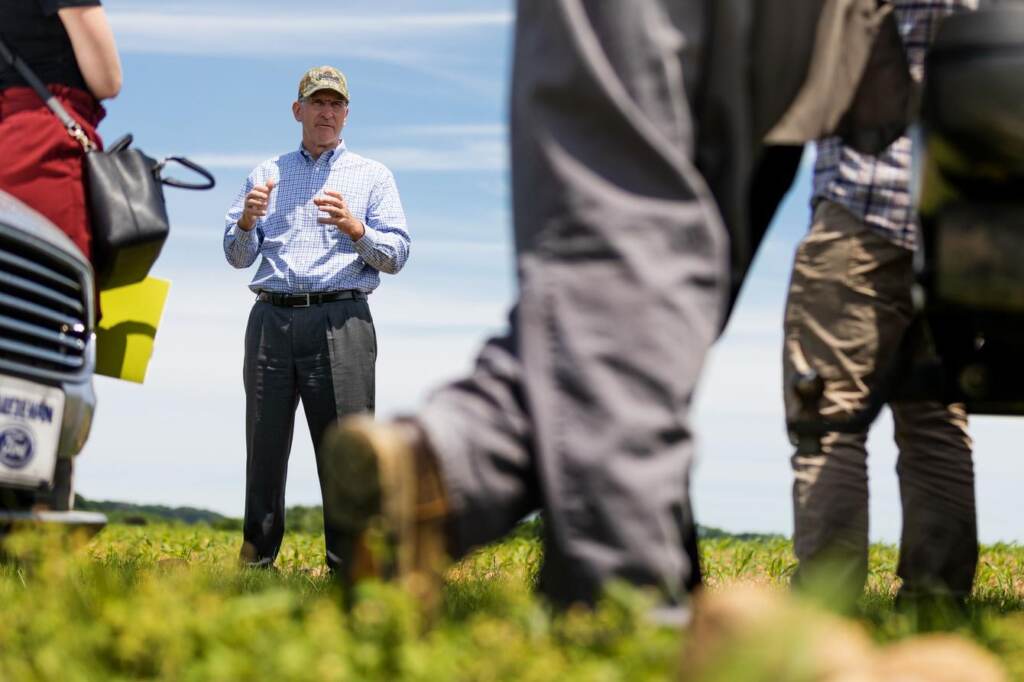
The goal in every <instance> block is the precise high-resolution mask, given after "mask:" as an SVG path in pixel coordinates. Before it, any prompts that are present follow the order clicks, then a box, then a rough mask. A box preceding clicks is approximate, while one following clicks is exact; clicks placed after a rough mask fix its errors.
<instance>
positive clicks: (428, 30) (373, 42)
mask: <svg viewBox="0 0 1024 682" xmlns="http://www.w3.org/2000/svg"><path fill="white" fill-rule="evenodd" d="M512 21H513V15H512V13H511V12H503V11H496V12H448V13H445V12H438V13H421V14H404V15H403V14H379V15H354V16H318V17H316V18H311V17H309V16H308V15H306V14H305V13H304V12H299V11H296V12H288V13H283V12H280V11H272V12H260V11H258V10H257V11H256V12H254V13H247V12H239V11H234V12H232V11H227V10H225V9H220V10H218V8H216V7H213V8H204V9H202V10H197V9H196V8H188V9H183V8H180V7H179V8H164V9H161V10H159V11H152V10H149V11H145V10H127V9H126V10H119V9H118V10H113V11H111V12H110V22H111V25H112V26H113V28H114V31H115V34H116V36H117V41H118V46H119V48H120V49H121V50H123V51H125V52H141V53H151V54H152V53H155V54H177V55H231V54H244V55H253V54H254V51H255V52H256V53H258V54H259V55H283V54H291V55H306V54H321V53H323V50H324V45H325V44H329V45H330V46H331V49H332V50H333V51H334V52H336V53H338V54H341V55H346V56H357V57H367V58H379V59H384V60H388V61H405V60H407V59H411V58H413V57H414V56H415V57H424V56H428V55H429V53H431V52H435V51H436V48H437V47H439V46H443V45H444V44H445V43H448V42H449V41H450V40H451V39H452V38H453V37H454V36H457V35H460V34H462V35H464V34H467V33H476V34H478V33H479V32H480V31H481V30H487V29H493V30H496V31H504V30H506V29H507V28H508V27H509V26H510V25H511V24H512ZM446 51H447V52H450V51H451V50H446Z"/></svg>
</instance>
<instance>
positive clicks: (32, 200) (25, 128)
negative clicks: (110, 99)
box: [0, 85, 106, 258]
mask: <svg viewBox="0 0 1024 682" xmlns="http://www.w3.org/2000/svg"><path fill="white" fill-rule="evenodd" d="M50 91H51V92H53V93H54V94H55V95H57V98H58V99H59V100H60V102H61V104H63V105H64V108H65V109H67V110H68V113H70V114H71V116H72V117H74V118H75V120H77V121H78V122H79V124H81V126H82V128H83V129H84V130H85V133H86V135H88V136H89V138H90V139H92V140H93V141H94V142H95V143H96V144H97V145H100V146H102V142H101V141H100V138H99V136H98V135H97V134H96V126H97V125H98V124H99V122H100V120H101V119H102V118H103V115H104V114H105V113H106V112H104V110H103V107H102V106H100V104H99V102H97V101H96V99H95V98H94V97H93V96H92V95H91V94H89V93H87V92H85V91H83V90H78V89H76V88H69V87H67V86H63V85H51V86H50ZM83 156H84V152H83V151H82V147H81V145H80V144H78V142H76V141H75V140H73V139H71V137H69V136H68V134H67V132H66V131H65V130H64V126H63V125H62V124H61V122H60V121H59V120H57V117H56V116H54V115H53V114H52V113H51V112H50V110H49V109H47V108H46V105H45V104H43V102H42V101H41V100H40V99H39V96H38V95H37V94H36V93H35V91H33V90H31V89H30V88H21V87H18V88H7V89H6V90H3V91H0V190H4V191H5V192H7V193H8V194H11V195H12V196H14V197H17V198H18V199H20V200H21V201H23V202H25V203H26V204H28V205H29V206H31V207H32V208H34V209H35V210H36V211H39V212H40V213H42V214H43V215H44V216H46V217H47V218H49V219H50V221H51V222H53V223H54V224H55V225H56V226H57V227H59V228H60V229H62V230H63V231H64V232H65V233H66V234H67V235H68V237H70V238H71V240H72V241H73V242H74V243H75V244H76V245H77V246H78V248H79V249H81V250H82V253H84V254H85V256H86V257H87V258H91V255H92V252H91V249H90V245H91V241H92V239H91V230H90V229H89V213H88V211H87V210H86V200H85V185H84V184H83V177H82V170H83V169H82V157H83Z"/></svg>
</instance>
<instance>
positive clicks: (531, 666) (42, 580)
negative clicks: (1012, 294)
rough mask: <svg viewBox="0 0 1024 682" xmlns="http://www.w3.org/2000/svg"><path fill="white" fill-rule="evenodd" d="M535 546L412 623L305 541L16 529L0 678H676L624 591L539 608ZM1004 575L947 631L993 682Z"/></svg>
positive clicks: (884, 557)
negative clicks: (273, 559) (246, 543)
mask: <svg viewBox="0 0 1024 682" xmlns="http://www.w3.org/2000/svg"><path fill="white" fill-rule="evenodd" d="M535 536H536V529H535V528H534V527H529V526H527V527H524V528H523V529H522V530H521V531H520V532H519V533H517V534H516V535H515V536H513V537H511V538H509V539H508V540H507V541H505V542H503V543H502V544H500V545H497V546H495V547H492V548H487V549H486V550H483V551H481V552H479V553H477V554H475V555H473V556H471V557H470V558H468V559H467V560H465V561H464V562H462V563H460V564H458V565H457V566H455V567H453V569H452V571H451V572H450V574H449V580H448V585H447V588H446V590H447V593H446V601H445V610H444V612H443V614H442V615H441V616H440V617H439V619H438V621H437V622H435V623H433V624H432V626H430V627H426V626H425V625H424V624H423V623H422V622H421V621H420V619H419V616H418V612H417V609H416V608H415V604H413V603H411V602H410V600H409V598H407V597H406V596H405V595H404V594H402V593H400V592H399V591H397V590H395V589H393V588H390V587H388V586H384V585H379V584H378V585H367V586H365V587H363V588H362V589H361V591H360V592H359V594H358V595H357V598H356V599H355V600H354V603H353V604H352V605H351V608H350V609H346V608H345V607H344V606H343V604H342V597H341V595H340V593H339V592H338V591H337V589H336V588H335V586H334V585H333V584H332V583H331V582H330V580H329V579H328V578H327V577H326V576H325V575H324V571H323V568H322V565H323V564H322V552H323V549H322V548H323V542H322V537H321V536H319V535H314V534H309V533H290V534H289V535H288V536H287V537H286V539H285V543H284V547H283V549H282V552H281V555H280V557H279V561H278V564H277V570H275V571H254V570H240V569H238V568H237V567H236V565H235V555H236V552H237V548H238V543H239V533H237V532H229V531H218V530H212V529H210V528H209V527H206V526H184V525H176V526H172V525H148V526H140V527H130V526H119V525H113V526H110V527H108V528H107V529H106V530H105V531H103V532H102V533H101V534H100V535H99V536H97V537H96V538H94V539H93V540H92V541H90V542H89V544H88V545H86V546H85V547H83V548H80V549H78V550H76V551H68V550H66V549H65V546H64V544H63V542H62V540H61V539H59V538H53V537H41V536H39V535H38V534H34V535H28V534H22V535H21V536H18V537H15V538H14V539H13V540H11V541H9V542H8V551H9V552H10V553H11V554H12V555H13V556H14V557H16V558H13V559H10V560H8V561H7V562H5V563H4V564H2V566H0V609H2V620H0V680H2V681H4V682H6V681H8V680H67V681H74V680H138V679H143V680H145V679H161V680H196V681H199V680H203V681H206V680H232V681H233V680H399V679H401V680H631V681H632V680H660V679H669V678H674V677H678V676H679V675H680V674H684V673H687V672H688V671H689V668H690V667H691V660H690V658H689V657H685V658H684V656H683V655H682V652H683V646H684V643H683V639H684V638H686V637H690V636H691V635H680V634H679V633H678V632H674V631H672V630H669V629H665V628H659V627H657V626H655V625H652V624H651V623H649V622H648V620H647V618H646V616H645V614H646V612H647V606H648V602H647V600H646V598H645V596H644V595H642V594H639V593H636V592H634V591H631V590H628V589H625V588H616V589H612V590H610V591H609V595H608V597H607V598H606V599H605V601H604V603H603V605H602V606H601V607H600V608H599V609H598V610H597V611H595V612H593V613H590V612H583V611H580V612H571V613H568V614H563V615H558V616H554V615H552V614H551V613H550V612H549V611H548V610H547V609H546V608H545V606H544V605H543V603H542V602H541V601H540V600H538V599H536V598H535V597H534V596H533V595H532V591H531V586H532V583H533V581H534V578H535V575H536V570H537V566H538V562H539V560H540V547H539V544H538V542H537V540H536V537H535ZM702 551H703V555H704V562H703V563H704V567H705V572H706V576H707V586H708V592H709V593H720V594H721V593H725V594H728V593H729V592H730V590H731V589H732V588H734V586H735V584H736V583H737V582H754V583H757V584H760V585H763V586H765V587H766V588H767V589H769V590H774V591H778V592H782V591H783V588H784V586H785V584H786V583H787V581H788V578H789V575H790V573H791V572H792V569H793V566H794V559H793V556H792V553H791V548H790V545H789V543H788V542H786V541H784V540H781V539H780V540H746V541H741V540H735V539H714V540H706V541H705V542H704V544H703V548H702ZM1022 566H1024V549H1022V548H1018V547H1015V546H1006V545H999V546H994V547H986V548H985V549H984V551H983V554H982V561H981V566H980V568H979V575H978V580H977V590H976V600H975V601H976V604H975V607H974V610H973V611H972V614H971V615H970V617H969V618H968V619H966V620H963V621H960V622H958V623H956V624H955V625H954V626H953V627H954V628H955V631H956V633H957V635H958V636H962V637H964V638H968V639H971V640H973V641H975V642H977V643H978V644H980V645H981V646H982V647H984V648H985V649H987V650H989V651H991V652H992V653H994V654H995V655H996V656H997V657H998V658H999V659H1001V660H1002V662H1003V664H1004V665H1005V666H1006V668H1007V670H1009V672H1010V674H1011V679H1024V603H1022V598H1024V587H1022V582H1021V575H1022V570H1021V569H1022ZM894 569H895V551H894V550H893V549H892V548H889V547H875V548H873V550H872V557H871V577H870V581H869V582H870V584H869V589H868V593H867V594H866V596H865V598H864V600H863V602H862V604H861V609H860V613H861V615H860V616H859V617H858V618H856V619H854V621H853V622H856V623H859V624H861V625H862V626H863V627H864V628H865V630H866V631H867V632H868V634H869V636H870V638H872V639H873V640H875V642H878V643H881V644H885V643H888V642H893V641H898V640H904V639H906V638H908V637H911V636H912V635H914V628H913V627H912V626H911V625H910V624H909V623H908V621H907V620H906V619H905V618H903V617H901V616H899V615H896V614H895V613H894V612H893V609H892V599H893V594H894V591H895V585H896V579H895V576H894ZM801 617H802V616H801ZM810 618H811V619H812V621H809V622H813V618H815V616H811V617H810ZM784 622H787V623H788V622H789V621H783V620H780V621H779V623H780V624H779V627H778V629H779V630H782V631H783V632H782V633H781V634H782V635H783V636H784V641H786V642H787V643H788V644H787V646H791V648H792V652H791V653H787V652H786V651H785V649H786V647H783V648H782V650H780V649H778V648H777V647H776V648H775V649H774V650H773V651H772V652H771V655H772V656H775V657H776V658H779V656H782V657H783V658H785V659H786V660H787V661H788V660H789V659H791V658H793V657H794V656H798V655H799V652H800V650H801V648H800V647H801V645H800V643H799V642H800V640H799V638H797V637H796V636H795V635H794V636H789V635H788V634H787V632H788V630H787V628H790V627H792V626H791V625H783V623H784ZM797 629H799V628H797ZM817 629H818V628H817V626H816V625H813V624H812V625H811V626H810V630H817ZM743 651H744V652H745V653H748V654H749V653H750V651H751V649H750V648H749V647H745V648H744V649H743ZM751 655H752V654H751ZM725 658H726V659H728V660H729V661H732V662H733V663H730V665H733V668H728V670H729V672H728V674H726V673H724V672H722V671H723V670H726V668H720V669H719V672H718V673H717V674H713V673H714V670H713V668H714V666H712V673H708V674H707V676H706V677H701V678H700V679H708V680H712V679H715V680H717V679H722V680H726V679H730V680H731V679H751V680H753V679H773V680H775V679H778V680H799V679H815V678H814V677H809V676H807V675H806V674H805V673H802V672H800V668H799V666H798V667H796V668H791V667H788V666H789V663H786V666H787V667H786V672H785V673H780V672H779V670H780V669H779V665H780V664H779V662H778V661H775V662H774V663H772V662H768V663H766V662H764V661H763V660H758V659H757V657H756V656H755V657H754V658H753V659H752V660H750V661H747V662H745V663H743V666H745V667H744V668H743V670H744V671H745V672H744V673H743V674H742V675H740V674H739V673H737V672H736V670H735V665H737V664H735V661H736V660H738V659H737V658H736V656H729V655H725ZM723 660H725V659H723ZM772 666H774V667H772ZM915 679H916V678H915Z"/></svg>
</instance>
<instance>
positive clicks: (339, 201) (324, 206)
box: [313, 189, 366, 241]
mask: <svg viewBox="0 0 1024 682" xmlns="http://www.w3.org/2000/svg"><path fill="white" fill-rule="evenodd" d="M324 194H325V195H326V196H323V197H317V198H315V199H313V203H314V204H316V205H317V208H319V209H320V210H321V211H323V212H324V213H326V214H327V215H326V216H324V217H321V218H318V219H317V222H318V223H320V224H321V225H334V226H335V227H336V228H338V229H339V230H341V231H342V232H344V233H345V234H347V235H348V236H349V237H351V238H352V241H358V240H359V239H360V238H362V236H363V234H365V232H366V228H364V227H363V224H362V223H361V222H360V221H359V220H358V219H357V218H356V217H355V216H354V215H352V212H351V211H349V210H348V205H347V204H345V198H344V197H342V196H341V193H340V192H335V191H334V190H330V189H327V190H324Z"/></svg>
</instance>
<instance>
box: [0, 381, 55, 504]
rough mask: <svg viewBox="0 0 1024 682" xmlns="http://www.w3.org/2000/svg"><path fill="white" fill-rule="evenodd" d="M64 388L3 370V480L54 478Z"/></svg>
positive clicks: (0, 426)
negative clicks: (35, 381) (12, 375)
mask: <svg viewBox="0 0 1024 682" xmlns="http://www.w3.org/2000/svg"><path fill="white" fill-rule="evenodd" d="M63 417H64V391H62V390H60V389H59V388H54V387H52V386H45V385H41V384H34V383H32V382H31V381H25V380H24V379H18V378H15V377H10V376H5V375H3V374H0V483H12V484H15V485H23V486H31V487H36V486H39V485H40V484H43V483H45V484H49V483H51V482H52V481H53V470H54V466H55V465H56V463H57V446H58V444H59V443H60V422H61V419H62V418H63Z"/></svg>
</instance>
